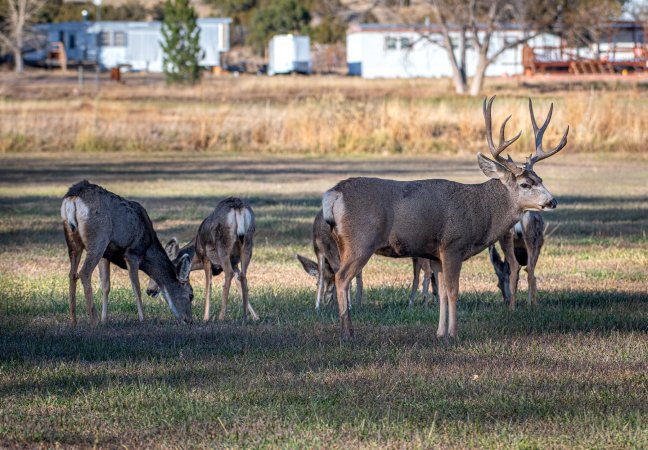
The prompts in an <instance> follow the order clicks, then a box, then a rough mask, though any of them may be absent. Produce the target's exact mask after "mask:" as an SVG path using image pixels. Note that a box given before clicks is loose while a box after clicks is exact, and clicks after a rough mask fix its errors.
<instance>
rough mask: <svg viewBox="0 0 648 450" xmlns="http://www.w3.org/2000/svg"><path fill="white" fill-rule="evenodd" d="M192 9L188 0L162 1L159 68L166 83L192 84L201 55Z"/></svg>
mask: <svg viewBox="0 0 648 450" xmlns="http://www.w3.org/2000/svg"><path fill="white" fill-rule="evenodd" d="M196 19H197V16H196V11H195V10H194V9H193V7H192V6H191V5H190V4H189V0H166V3H165V4H164V22H163V23H162V38H163V41H162V43H161V45H162V51H163V52H164V59H163V68H164V75H165V76H166V81H167V83H170V84H171V83H186V84H195V83H196V82H198V81H199V80H200V75H201V69H200V66H199V65H198V62H199V61H200V59H201V58H202V50H201V49H200V29H199V28H198V24H197V22H196Z"/></svg>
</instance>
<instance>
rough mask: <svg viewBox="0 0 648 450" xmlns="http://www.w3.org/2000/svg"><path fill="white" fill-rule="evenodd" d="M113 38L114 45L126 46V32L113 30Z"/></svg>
mask: <svg viewBox="0 0 648 450" xmlns="http://www.w3.org/2000/svg"><path fill="white" fill-rule="evenodd" d="M113 38H114V40H115V43H114V44H113V45H114V46H115V47H126V33H124V32H123V31H115V35H114V36H113Z"/></svg>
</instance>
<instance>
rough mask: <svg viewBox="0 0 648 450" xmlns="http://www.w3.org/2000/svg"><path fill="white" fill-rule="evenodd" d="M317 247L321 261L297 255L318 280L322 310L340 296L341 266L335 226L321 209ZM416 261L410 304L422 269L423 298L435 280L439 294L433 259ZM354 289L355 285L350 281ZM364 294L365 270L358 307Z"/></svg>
mask: <svg viewBox="0 0 648 450" xmlns="http://www.w3.org/2000/svg"><path fill="white" fill-rule="evenodd" d="M313 250H314V251H315V256H316V258H317V261H313V260H311V259H308V258H306V257H305V256H302V255H296V256H297V259H298V260H299V262H300V263H301V265H302V267H303V268H304V270H305V271H306V273H307V274H309V275H311V276H313V277H315V278H316V279H317V299H316V301H315V309H316V310H317V311H319V310H320V307H321V303H322V300H324V301H325V303H326V304H330V303H331V302H333V301H334V300H335V299H336V298H337V295H336V293H335V272H337V270H338V268H339V265H340V253H339V252H338V249H337V244H336V243H335V240H334V239H333V234H332V233H331V227H330V226H329V225H328V224H327V223H326V222H325V221H324V215H323V213H322V210H321V209H320V210H319V212H318V213H317V215H316V216H315V221H314V222H313ZM412 262H413V266H414V281H413V282H412V292H411V294H410V306H412V305H413V302H414V298H415V297H416V293H417V291H418V286H419V277H420V272H421V268H422V269H423V270H424V276H423V300H424V301H425V302H427V297H428V290H429V284H430V280H432V286H433V290H434V295H436V296H437V297H438V293H437V286H436V282H435V281H434V275H433V272H432V266H431V261H430V260H427V259H423V258H413V259H412ZM350 289H351V284H349V290H350ZM362 296H363V281H362V272H360V273H359V274H358V275H357V276H356V295H355V302H356V304H357V305H358V306H360V305H361V304H362ZM349 308H351V304H349Z"/></svg>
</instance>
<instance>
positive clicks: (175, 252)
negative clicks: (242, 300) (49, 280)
mask: <svg viewBox="0 0 648 450" xmlns="http://www.w3.org/2000/svg"><path fill="white" fill-rule="evenodd" d="M164 250H165V251H166V253H167V255H169V258H170V259H171V260H173V261H175V260H177V259H178V257H182V256H183V255H184V254H185V253H187V252H189V253H190V254H193V259H192V261H191V271H192V272H193V271H194V270H204V265H203V260H202V259H199V258H198V257H197V256H196V254H195V250H196V238H195V237H194V238H193V239H192V240H191V241H190V242H189V243H188V244H186V245H184V246H183V247H180V244H178V240H177V239H176V238H173V239H171V240H170V241H169V242H167V244H166V245H165V246H164ZM237 264H238V260H235V261H233V262H232V267H234V268H235V269H234V270H235V271H236V270H237V269H236V265H237ZM211 271H212V276H217V275H219V274H220V273H221V272H223V269H222V268H221V267H220V266H216V265H213V264H212V265H211ZM235 280H236V284H237V286H238V288H239V292H241V289H242V287H241V281H240V279H239V278H238V277H235ZM159 293H160V288H159V287H158V285H157V284H156V283H155V281H154V280H153V279H150V280H149V284H148V286H147V288H146V294H147V295H149V296H150V297H153V298H155V297H157V296H158V294H159ZM248 312H249V313H250V315H251V316H252V319H254V320H258V319H259V316H258V315H257V313H256V312H255V311H254V308H252V304H251V303H250V302H249V301H248Z"/></svg>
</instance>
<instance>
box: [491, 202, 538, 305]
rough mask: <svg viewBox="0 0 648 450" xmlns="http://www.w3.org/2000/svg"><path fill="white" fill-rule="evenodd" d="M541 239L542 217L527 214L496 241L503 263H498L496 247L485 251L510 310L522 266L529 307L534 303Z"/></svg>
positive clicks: (499, 261) (499, 260) (536, 214)
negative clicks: (536, 269)
mask: <svg viewBox="0 0 648 450" xmlns="http://www.w3.org/2000/svg"><path fill="white" fill-rule="evenodd" d="M544 238H545V222H544V220H543V218H542V215H541V214H540V213H539V212H536V211H526V212H525V213H524V214H523V215H522V219H521V220H520V221H519V222H518V223H516V224H515V226H514V227H513V228H512V229H511V230H509V231H508V232H507V233H506V234H505V235H504V236H502V238H501V239H500V240H499V243H500V247H501V248H502V251H503V252H504V257H505V260H502V259H501V257H500V255H499V253H498V252H497V249H496V248H495V244H493V245H491V246H490V247H488V254H489V256H490V260H491V263H492V264H493V267H494V268H495V273H496V274H497V279H498V281H497V285H498V287H499V288H500V291H502V296H503V297H504V301H509V304H510V305H511V306H514V305H515V296H516V294H517V287H518V278H519V275H520V267H521V266H526V271H527V281H528V285H529V287H528V299H529V303H530V304H532V305H535V304H536V303H537V301H536V294H537V286H536V277H535V267H536V264H537V263H538V257H539V256H540V250H541V249H542V246H543V245H544Z"/></svg>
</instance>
